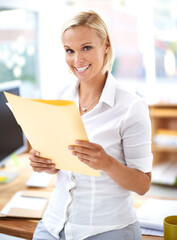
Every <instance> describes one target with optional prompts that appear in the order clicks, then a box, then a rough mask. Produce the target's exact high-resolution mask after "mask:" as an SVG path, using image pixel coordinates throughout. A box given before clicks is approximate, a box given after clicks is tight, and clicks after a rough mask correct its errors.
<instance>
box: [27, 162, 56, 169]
mask: <svg viewBox="0 0 177 240" xmlns="http://www.w3.org/2000/svg"><path fill="white" fill-rule="evenodd" d="M30 165H31V167H32V168H33V169H34V168H41V169H44V168H45V169H55V164H53V163H52V164H45V163H39V162H31V163H30Z"/></svg>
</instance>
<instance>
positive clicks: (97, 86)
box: [79, 74, 107, 102]
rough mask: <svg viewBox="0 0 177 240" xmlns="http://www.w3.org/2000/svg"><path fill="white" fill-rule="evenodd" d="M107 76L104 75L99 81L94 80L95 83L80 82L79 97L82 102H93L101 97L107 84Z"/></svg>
mask: <svg viewBox="0 0 177 240" xmlns="http://www.w3.org/2000/svg"><path fill="white" fill-rule="evenodd" d="M106 78H107V74H104V75H102V77H101V78H99V79H94V80H93V81H88V82H80V85H79V96H80V101H83V102H85V101H87V102H89V100H93V99H94V98H96V97H97V96H98V95H101V93H102V90H103V88H104V85H105V82H106Z"/></svg>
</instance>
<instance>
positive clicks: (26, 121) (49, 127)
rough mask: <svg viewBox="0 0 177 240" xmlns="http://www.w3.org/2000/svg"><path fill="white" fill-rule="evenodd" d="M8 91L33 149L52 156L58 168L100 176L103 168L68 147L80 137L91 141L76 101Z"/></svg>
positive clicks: (10, 100)
mask: <svg viewBox="0 0 177 240" xmlns="http://www.w3.org/2000/svg"><path fill="white" fill-rule="evenodd" d="M4 94H5V96H6V98H7V100H8V102H9V104H10V107H11V110H12V112H13V114H14V117H15V118H16V120H17V122H18V124H19V125H20V126H21V128H22V130H23V132H24V134H25V135H26V137H27V139H28V141H29V142H30V144H31V146H32V148H33V149H35V150H36V151H39V152H40V156H41V157H44V158H49V159H51V160H52V162H53V163H55V164H56V168H58V169H63V170H68V171H73V172H76V173H80V174H85V175H89V176H100V171H98V170H95V169H92V168H90V167H89V166H87V165H86V164H84V163H82V162H81V161H80V160H79V159H78V158H77V157H76V156H74V155H72V153H71V151H70V150H69V149H68V146H69V145H74V144H75V141H76V140H77V139H78V140H79V139H80V140H88V137H87V134H86V131H85V128H84V125H83V122H82V119H81V116H80V112H79V109H78V107H77V105H76V103H75V102H73V101H67V100H39V99H26V98H22V97H19V96H16V95H13V94H10V93H7V92H5V93H4Z"/></svg>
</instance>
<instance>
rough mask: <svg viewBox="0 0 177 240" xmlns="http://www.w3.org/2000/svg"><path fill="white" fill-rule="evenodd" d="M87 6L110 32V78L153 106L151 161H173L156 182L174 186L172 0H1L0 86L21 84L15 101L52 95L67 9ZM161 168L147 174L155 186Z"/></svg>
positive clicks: (58, 80) (61, 77) (176, 18)
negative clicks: (11, 83)
mask: <svg viewBox="0 0 177 240" xmlns="http://www.w3.org/2000/svg"><path fill="white" fill-rule="evenodd" d="M90 9H92V10H95V11H97V12H98V13H99V14H100V15H101V16H102V18H103V19H104V20H105V22H106V24H107V26H108V28H109V31H110V35H111V38H112V42H113V48H114V54H115V61H114V65H113V69H112V74H113V75H114V76H115V78H116V79H117V81H118V82H119V83H120V84H121V85H123V86H125V87H126V88H127V89H128V90H130V91H132V92H135V93H136V94H138V95H139V96H141V97H143V98H144V99H145V101H147V103H148V104H149V105H154V104H156V105H157V108H152V109H151V108H150V109H151V110H152V111H151V112H152V113H151V112H150V113H151V119H152V133H153V139H152V140H153V154H154V163H160V161H162V160H163V161H162V162H163V163H165V164H166V163H167V161H168V160H169V159H170V160H172V162H173V166H172V167H171V165H170V166H169V168H170V169H173V174H172V172H170V173H169V174H167V175H166V178H165V180H163V183H167V184H170V185H177V166H176V163H177V11H176V9H177V0H153V1H146V0H45V1H42V0H0V84H1V83H4V82H7V81H13V80H20V81H22V96H24V97H29V98H48V99H53V98H56V92H57V89H58V88H59V87H60V86H61V85H62V84H63V83H64V82H65V81H67V80H68V79H70V77H71V75H70V74H69V73H68V67H67V66H66V63H65V60H64V50H63V48H62V45H61V41H60V30H61V27H62V25H63V23H64V22H65V20H66V19H67V18H69V17H70V16H71V15H72V14H73V13H74V12H78V11H83V10H90ZM174 166H175V167H174ZM167 168H168V166H166V165H163V166H161V175H160V177H159V176H158V174H159V170H158V171H157V172H156V173H155V174H153V176H158V178H157V179H156V180H155V181H156V182H159V178H160V179H162V178H164V169H165V172H167ZM162 176H163V177H162ZM169 176H171V177H172V176H173V180H170V181H171V182H170V181H169V178H170V177H169Z"/></svg>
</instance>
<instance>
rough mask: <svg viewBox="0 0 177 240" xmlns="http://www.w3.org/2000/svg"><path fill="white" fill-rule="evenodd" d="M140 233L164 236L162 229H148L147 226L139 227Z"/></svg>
mask: <svg viewBox="0 0 177 240" xmlns="http://www.w3.org/2000/svg"><path fill="white" fill-rule="evenodd" d="M141 233H142V234H143V235H150V236H159V237H163V236H164V233H163V231H160V230H154V229H149V228H141Z"/></svg>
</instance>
